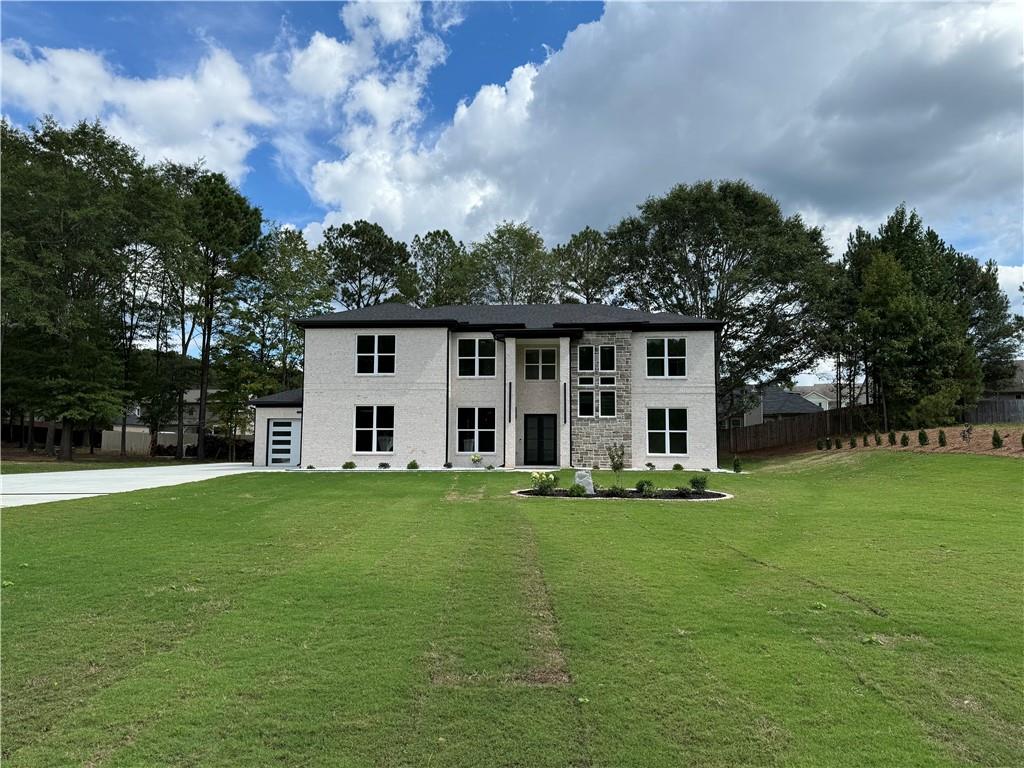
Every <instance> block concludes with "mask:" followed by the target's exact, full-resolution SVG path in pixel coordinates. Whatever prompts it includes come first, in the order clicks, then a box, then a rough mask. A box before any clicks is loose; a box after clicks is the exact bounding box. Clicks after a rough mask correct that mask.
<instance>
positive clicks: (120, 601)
mask: <svg viewBox="0 0 1024 768" xmlns="http://www.w3.org/2000/svg"><path fill="white" fill-rule="evenodd" d="M653 474H654V473H652V475H653ZM656 474H657V478H656V479H657V480H658V481H659V482H660V484H661V485H666V486H671V485H676V484H680V481H679V476H678V473H676V476H675V477H672V476H671V475H672V473H656ZM565 477H566V478H567V477H568V475H567V474H566V475H565ZM627 478H628V479H629V480H630V481H632V482H635V481H636V480H637V479H639V478H640V475H638V474H629V475H627ZM604 479H605V482H608V481H609V480H610V478H607V477H606V478H604ZM1022 479H1024V478H1022V474H1021V471H1020V464H1018V463H1017V462H1015V461H1011V460H1007V459H1000V458H989V457H979V456H953V455H944V456H929V455H922V454H909V453H907V454H891V453H882V452H864V453H861V454H857V453H855V452H853V451H850V452H848V453H840V452H836V453H835V454H828V455H825V454H811V455H809V456H806V457H802V458H800V459H798V460H790V461H788V462H782V463H775V464H768V465H761V466H759V467H758V468H757V469H756V470H755V471H754V472H753V473H751V474H749V475H746V474H745V475H740V476H732V475H715V476H713V477H712V487H716V488H720V489H723V490H727V491H729V492H732V493H735V494H736V495H737V498H736V499H735V500H733V501H728V502H715V503H711V504H707V503H705V504H695V503H680V502H619V501H600V502H594V503H586V502H569V501H559V500H550V499H522V498H513V497H510V496H509V495H508V492H509V490H511V489H512V488H515V487H517V486H521V485H522V484H523V482H524V480H525V478H524V477H523V476H522V475H510V474H499V473H483V472H480V473H429V474H412V473H409V474H406V473H396V474H394V475H388V476H380V475H369V474H322V475H315V474H314V475H292V474H263V475H250V476H234V477H228V478H221V479H217V480H212V481H209V482H205V483H199V484H193V485H188V486H179V487H175V488H167V489H158V490H153V491H142V492H136V493H132V494H123V495H117V496H108V497H104V498H96V499H86V500H81V501H68V502H61V503H57V504H49V505H43V506H33V507H23V508H13V509H9V510H6V511H4V513H3V530H2V533H3V543H4V553H3V554H4V560H3V578H4V580H5V587H4V589H3V593H2V594H3V619H4V622H3V640H4V658H3V662H4V678H3V687H4V726H5V727H4V739H3V751H4V761H5V763H6V764H7V765H10V766H12V767H14V766H37V765H38V766H42V765H65V764H68V765H70V764H89V765H104V766H137V765H203V766H235V765H266V764H270V763H278V764H284V765H303V766H366V765H377V766H403V765H409V766H421V765H428V764H429V765H431V766H497V765H508V766H511V765H517V766H531V767H532V766H632V765H635V766H678V765H703V766H738V765H751V766H755V765H756V766H770V765H802V766H833V765H835V766H842V765H849V766H858V767H860V766H865V765H885V766H893V765H900V766H910V765H913V766H952V765H964V764H976V765H1014V764H1018V765H1019V764H1021V763H1022V762H1024V746H1022V744H1024V731H1022V724H1024V705H1022V697H1021V696H1020V691H1021V689H1022V685H1024V670H1022V661H1021V660H1022V658H1024V633H1022V607H1024V603H1022V596H1021V590H1020V587H1021V579H1020V574H1021V549H1020V542H1021V532H1022V528H1021V523H1022V519H1021V511H1022V510H1021V503H1020V502H1021V491H1022ZM8 582H12V583H8Z"/></svg>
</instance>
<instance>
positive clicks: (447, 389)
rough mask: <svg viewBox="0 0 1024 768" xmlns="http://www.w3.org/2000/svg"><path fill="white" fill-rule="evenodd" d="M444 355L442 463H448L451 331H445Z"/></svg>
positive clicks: (450, 400)
mask: <svg viewBox="0 0 1024 768" xmlns="http://www.w3.org/2000/svg"><path fill="white" fill-rule="evenodd" d="M445 334H446V335H445V355H444V463H445V464H447V463H448V462H449V458H448V441H449V431H450V429H451V424H450V421H451V415H452V329H451V328H448V329H446V330H445Z"/></svg>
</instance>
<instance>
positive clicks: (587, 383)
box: [580, 376, 594, 387]
mask: <svg viewBox="0 0 1024 768" xmlns="http://www.w3.org/2000/svg"><path fill="white" fill-rule="evenodd" d="M580 386H581V387H592V386H594V377H593V376H580Z"/></svg>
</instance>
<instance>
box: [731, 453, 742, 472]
mask: <svg viewBox="0 0 1024 768" xmlns="http://www.w3.org/2000/svg"><path fill="white" fill-rule="evenodd" d="M732 471H733V472H736V473H737V474H739V473H740V472H742V471H743V464H742V462H740V457H739V456H733V457H732Z"/></svg>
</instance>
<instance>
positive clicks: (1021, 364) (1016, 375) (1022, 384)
mask: <svg viewBox="0 0 1024 768" xmlns="http://www.w3.org/2000/svg"><path fill="white" fill-rule="evenodd" d="M1013 363H1014V365H1015V366H1016V368H1015V369H1014V371H1013V376H1011V377H1010V378H1008V379H1005V380H1003V381H1001V382H999V386H998V387H996V391H997V392H1021V391H1024V360H1014V361H1013Z"/></svg>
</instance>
